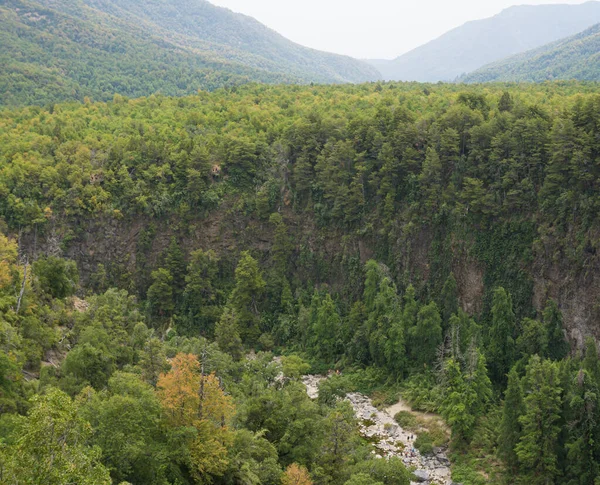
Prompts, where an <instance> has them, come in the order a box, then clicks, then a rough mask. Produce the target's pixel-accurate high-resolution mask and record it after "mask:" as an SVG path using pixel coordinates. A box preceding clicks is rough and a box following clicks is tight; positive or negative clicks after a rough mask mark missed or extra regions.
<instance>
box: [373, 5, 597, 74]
mask: <svg viewBox="0 0 600 485" xmlns="http://www.w3.org/2000/svg"><path fill="white" fill-rule="evenodd" d="M597 22H600V3H599V2H587V3H584V4H581V5H537V6H532V5H521V6H515V7H510V8H508V9H506V10H503V11H502V12H501V13H499V14H498V15H495V16H494V17H491V18H488V19H484V20H476V21H472V22H468V23H466V24H465V25H463V26H461V27H457V28H456V29H453V30H451V31H450V32H448V33H446V34H444V35H442V36H441V37H439V38H438V39H435V40H433V41H431V42H429V43H427V44H425V45H423V46H421V47H418V48H416V49H414V50H412V51H410V52H408V53H406V54H404V55H402V56H400V57H398V58H396V59H394V60H392V61H383V60H376V61H369V62H370V63H371V64H372V65H374V66H375V67H376V68H377V69H379V71H380V72H381V74H382V76H383V78H384V79H389V80H397V81H422V82H437V81H453V80H454V79H456V78H457V77H458V76H460V75H462V74H465V73H469V72H471V71H474V70H475V69H478V68H480V67H482V66H484V65H486V64H489V63H491V62H494V61H497V60H500V59H503V58H505V57H508V56H511V55H514V54H518V53H521V52H524V51H527V50H530V49H534V48H536V47H539V46H543V45H545V44H548V43H550V42H554V41H556V40H559V39H562V38H564V37H568V36H571V35H574V34H576V33H578V32H581V31H583V30H585V29H586V28H588V27H590V26H592V25H593V24H595V23H597Z"/></svg>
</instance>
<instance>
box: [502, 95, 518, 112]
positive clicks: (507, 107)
mask: <svg viewBox="0 0 600 485" xmlns="http://www.w3.org/2000/svg"><path fill="white" fill-rule="evenodd" d="M514 104H515V103H514V101H513V99H512V96H511V95H510V93H509V92H508V91H504V93H502V96H501V97H500V101H498V110H499V111H501V112H502V111H512V109H513V106H514Z"/></svg>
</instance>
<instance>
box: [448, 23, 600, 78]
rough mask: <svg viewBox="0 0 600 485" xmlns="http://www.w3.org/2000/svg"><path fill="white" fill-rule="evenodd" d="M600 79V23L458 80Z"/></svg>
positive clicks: (485, 67)
mask: <svg viewBox="0 0 600 485" xmlns="http://www.w3.org/2000/svg"><path fill="white" fill-rule="evenodd" d="M558 79H563V80H569V79H578V80H580V81H600V24H596V25H594V26H593V27H591V28H589V29H586V30H585V31H583V32H581V33H579V34H577V35H574V36H572V37H569V38H567V39H563V40H560V41H558V42H554V43H552V44H549V45H545V46H543V47H540V48H539V49H534V50H531V51H528V52H525V53H523V54H519V55H516V56H513V57H509V58H508V59H503V60H501V61H498V62H495V63H493V64H490V65H488V66H484V67H482V68H481V69H477V70H476V71H474V72H472V73H470V74H467V75H466V76H462V77H461V78H460V79H459V80H458V81H459V82H465V83H478V82H522V81H524V82H543V81H552V80H558Z"/></svg>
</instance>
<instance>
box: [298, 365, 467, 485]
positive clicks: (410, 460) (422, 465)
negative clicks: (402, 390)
mask: <svg viewBox="0 0 600 485" xmlns="http://www.w3.org/2000/svg"><path fill="white" fill-rule="evenodd" d="M323 379H325V377H322V376H305V377H304V378H303V382H304V385H305V386H306V392H307V394H308V395H309V397H310V398H312V399H316V398H317V397H318V395H319V382H320V381H321V380H323ZM346 399H347V400H348V401H349V402H350V404H351V405H352V407H353V408H354V412H355V414H356V417H357V419H358V421H359V423H360V432H361V434H362V435H363V436H365V437H366V438H368V439H369V441H371V442H373V444H374V446H375V451H374V453H375V454H376V455H377V456H378V457H379V458H382V459H383V458H389V457H392V456H396V457H398V458H400V459H401V460H402V461H403V462H404V464H405V465H406V466H407V467H408V468H409V469H412V470H414V475H415V477H416V478H417V480H418V481H417V482H413V483H421V484H423V485H427V484H431V485H434V484H435V485H458V484H454V482H452V479H451V478H450V461H449V460H448V457H447V455H446V453H445V451H444V450H442V449H435V452H434V453H433V454H431V455H421V453H419V450H417V449H416V448H414V440H415V439H416V437H417V435H416V434H415V433H411V432H407V431H405V430H403V429H402V428H401V427H400V426H399V425H398V424H397V423H396V421H394V418H393V416H392V415H391V413H390V412H389V411H388V410H384V411H380V410H379V409H377V408H376V407H375V406H373V403H372V402H371V400H370V399H369V398H368V397H367V396H364V395H363V394H360V393H357V392H351V393H349V394H347V395H346ZM402 405H404V404H403V403H402ZM389 409H390V410H392V411H393V410H394V409H398V405H396V406H392V407H391V408H389Z"/></svg>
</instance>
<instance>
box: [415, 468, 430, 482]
mask: <svg viewBox="0 0 600 485" xmlns="http://www.w3.org/2000/svg"><path fill="white" fill-rule="evenodd" d="M413 475H414V476H415V478H416V479H417V481H418V482H426V481H428V480H429V472H428V471H427V470H415V471H414V472H413Z"/></svg>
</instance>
